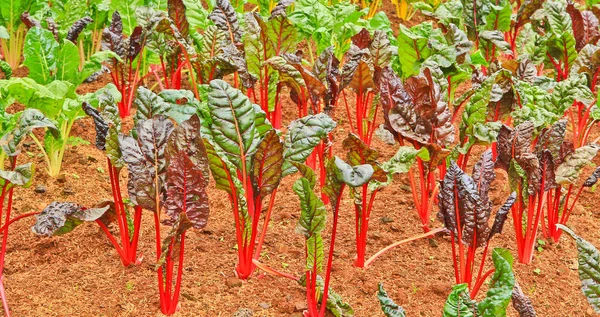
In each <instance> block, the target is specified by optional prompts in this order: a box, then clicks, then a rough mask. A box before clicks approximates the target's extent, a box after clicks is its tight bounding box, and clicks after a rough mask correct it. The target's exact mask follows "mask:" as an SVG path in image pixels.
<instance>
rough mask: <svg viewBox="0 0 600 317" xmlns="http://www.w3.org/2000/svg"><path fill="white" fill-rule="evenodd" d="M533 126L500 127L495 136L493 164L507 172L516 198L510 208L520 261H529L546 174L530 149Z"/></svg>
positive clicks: (540, 213) (535, 234)
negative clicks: (496, 137)
mask: <svg viewBox="0 0 600 317" xmlns="http://www.w3.org/2000/svg"><path fill="white" fill-rule="evenodd" d="M533 133H534V125H533V123H532V122H531V121H526V122H524V123H521V124H519V125H518V126H516V127H515V128H514V129H512V128H509V127H507V126H505V125H504V126H502V128H501V129H500V132H499V135H498V159H497V161H496V166H497V167H499V168H501V169H504V170H505V171H506V172H507V173H508V182H509V184H510V188H511V190H512V191H515V192H516V193H517V199H516V202H515V204H514V205H513V207H512V218H513V224H514V227H515V232H516V239H517V247H518V256H519V261H520V262H521V263H526V264H527V263H530V262H531V260H532V259H533V250H534V245H535V241H536V239H535V238H536V236H537V229H538V225H539V220H540V217H541V215H542V206H543V196H540V195H538V193H539V192H540V191H542V192H543V190H544V189H545V188H546V187H549V186H548V185H547V184H546V180H545V179H546V177H545V176H546V173H543V174H542V173H541V169H540V165H541V164H540V159H539V158H538V156H537V155H535V154H534V153H533V152H532V151H533V149H532V142H533Z"/></svg>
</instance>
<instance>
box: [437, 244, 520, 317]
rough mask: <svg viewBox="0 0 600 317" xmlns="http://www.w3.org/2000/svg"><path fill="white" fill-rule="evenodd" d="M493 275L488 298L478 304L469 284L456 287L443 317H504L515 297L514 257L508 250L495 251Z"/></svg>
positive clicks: (498, 249)
mask: <svg viewBox="0 0 600 317" xmlns="http://www.w3.org/2000/svg"><path fill="white" fill-rule="evenodd" d="M492 260H493V261H494V269H493V273H494V274H493V275H492V277H491V280H490V288H489V290H488V291H487V293H486V296H485V298H484V299H482V300H481V301H479V302H477V301H475V300H474V299H473V298H474V297H475V296H473V295H472V294H470V293H469V286H468V285H467V284H458V285H456V286H454V288H453V289H452V292H451V293H450V295H449V296H448V300H446V304H445V305H444V312H443V314H442V316H443V317H492V316H494V317H503V316H506V310H507V307H508V304H509V303H510V301H511V298H512V295H513V288H514V285H515V275H514V273H513V268H512V265H513V257H512V255H511V254H510V252H509V251H508V250H506V249H500V248H497V249H494V251H493V252H492Z"/></svg>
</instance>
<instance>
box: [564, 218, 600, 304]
mask: <svg viewBox="0 0 600 317" xmlns="http://www.w3.org/2000/svg"><path fill="white" fill-rule="evenodd" d="M556 227H557V228H559V229H561V230H563V231H564V232H566V233H567V234H568V235H569V236H571V238H573V239H574V240H575V242H576V243H577V252H578V254H577V261H578V263H579V268H578V271H579V280H581V290H582V291H583V294H584V295H585V297H586V298H587V300H588V303H590V305H591V306H592V308H594V310H595V311H596V313H600V286H599V285H600V269H599V268H600V253H599V252H598V250H597V249H596V247H594V246H593V245H592V244H591V243H589V242H587V241H586V240H584V239H583V238H581V237H580V236H578V235H576V234H575V232H573V231H572V230H571V229H569V228H567V227H566V226H563V225H561V224H557V225H556Z"/></svg>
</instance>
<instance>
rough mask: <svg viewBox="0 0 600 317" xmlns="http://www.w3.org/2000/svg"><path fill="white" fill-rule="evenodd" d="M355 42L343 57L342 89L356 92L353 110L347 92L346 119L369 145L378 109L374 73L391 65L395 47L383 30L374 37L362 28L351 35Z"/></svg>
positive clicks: (354, 131)
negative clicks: (393, 47)
mask: <svg viewBox="0 0 600 317" xmlns="http://www.w3.org/2000/svg"><path fill="white" fill-rule="evenodd" d="M352 42H353V45H352V46H350V49H349V50H348V52H346V54H345V56H344V60H345V63H344V66H343V67H342V83H341V87H340V89H342V90H343V89H345V88H348V89H349V90H351V91H353V92H354V94H355V98H356V104H355V106H354V107H353V108H352V109H351V108H350V106H349V105H348V102H347V99H346V96H345V94H344V102H345V105H346V115H347V119H348V122H349V123H350V129H351V131H352V133H354V134H356V135H357V136H358V137H359V138H360V139H361V140H362V141H363V142H365V143H366V144H367V145H369V146H370V145H371V140H372V139H373V134H374V132H375V129H376V125H375V122H376V119H377V113H378V110H379V101H378V99H379V95H378V94H377V89H376V87H375V80H376V79H375V76H376V74H377V73H378V71H380V70H381V69H383V68H384V67H386V66H389V64H390V62H391V59H392V47H391V45H390V41H389V39H388V35H387V34H386V33H385V32H383V31H375V32H374V33H373V36H372V37H371V35H370V34H369V31H368V30H367V29H362V31H360V33H358V34H357V35H355V36H353V37H352ZM352 122H354V124H353V123H352Z"/></svg>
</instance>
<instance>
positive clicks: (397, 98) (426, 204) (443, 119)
mask: <svg viewBox="0 0 600 317" xmlns="http://www.w3.org/2000/svg"><path fill="white" fill-rule="evenodd" d="M377 84H378V87H379V88H378V89H379V91H380V94H381V104H382V108H383V114H384V119H385V128H386V129H387V130H388V131H390V132H391V133H392V134H393V136H394V138H395V139H396V140H397V141H398V142H399V143H400V145H405V144H406V145H408V144H412V145H413V147H414V148H415V149H417V150H420V149H421V148H426V149H427V151H428V153H429V158H430V159H429V162H426V161H425V160H423V159H422V158H421V157H417V166H418V170H417V171H418V172H417V173H418V174H417V175H418V178H417V177H415V173H414V172H413V171H412V169H411V170H410V171H409V179H410V187H411V191H412V195H413V200H414V203H415V207H416V209H417V212H418V214H419V218H420V219H421V225H422V227H423V230H424V231H425V232H427V231H429V218H430V215H431V211H432V209H433V205H434V198H435V197H436V196H437V192H438V190H439V188H438V185H437V183H436V175H435V170H436V169H439V170H440V177H443V175H444V170H445V166H446V164H445V158H446V157H447V156H448V155H449V154H450V150H449V149H447V148H446V147H447V146H448V145H450V144H451V143H452V142H453V141H454V134H455V131H454V126H453V125H452V122H451V120H452V115H451V113H450V110H449V108H448V105H447V103H446V102H445V101H444V100H443V97H442V91H441V90H440V86H439V84H437V83H436V82H435V81H434V79H433V77H432V73H431V71H430V70H429V69H428V68H425V69H424V70H423V73H421V74H420V75H419V76H414V77H409V78H408V79H407V80H406V82H404V83H403V82H402V80H401V79H400V78H399V77H398V76H397V75H396V74H395V73H394V71H393V70H392V69H391V68H389V67H385V68H384V69H383V70H382V74H381V76H380V79H379V80H378V83H377ZM417 181H419V184H418V185H417Z"/></svg>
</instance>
